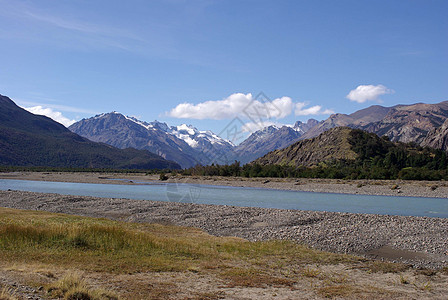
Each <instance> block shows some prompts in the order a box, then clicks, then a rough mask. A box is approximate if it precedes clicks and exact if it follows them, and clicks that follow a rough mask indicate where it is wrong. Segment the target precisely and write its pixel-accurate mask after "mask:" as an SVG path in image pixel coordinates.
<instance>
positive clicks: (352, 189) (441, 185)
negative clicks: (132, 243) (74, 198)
mask: <svg viewBox="0 0 448 300" xmlns="http://www.w3.org/2000/svg"><path fill="white" fill-rule="evenodd" d="M0 179H22V180H42V181H56V182H80V183H102V184H139V183H145V182H153V181H158V180H159V176H158V175H145V174H143V173H140V174H139V173H134V174H125V173H123V174H121V173H120V174H103V173H68V172H63V173H57V172H54V173H48V172H12V173H0ZM167 182H180V183H191V184H207V185H223V186H237V187H257V188H269V189H280V190H292V191H306V192H322V193H344V194H362V195H389V196H415V197H435V198H448V182H445V181H404V180H339V179H303V178H300V179H296V178H244V177H220V176H214V177H207V176H202V177H199V176H180V175H176V176H170V177H169V179H168V180H167Z"/></svg>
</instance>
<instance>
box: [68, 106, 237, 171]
mask: <svg viewBox="0 0 448 300" xmlns="http://www.w3.org/2000/svg"><path fill="white" fill-rule="evenodd" d="M69 129H70V130H71V131H73V132H75V133H77V134H79V135H81V136H84V137H86V138H88V139H90V140H92V141H95V142H102V143H106V144H109V145H112V146H114V147H118V148H128V147H133V148H136V149H145V150H149V151H151V152H153V153H156V154H158V155H160V156H162V157H164V158H165V159H168V160H173V161H176V162H177V163H179V164H180V165H181V166H182V167H183V168H188V167H192V166H195V165H197V164H202V163H204V162H208V161H211V158H212V155H213V157H214V156H221V155H225V154H227V153H229V152H230V151H232V149H233V148H234V145H233V144H232V143H231V142H229V141H227V140H225V139H223V138H220V137H218V136H217V135H215V134H214V133H212V132H211V131H199V130H197V129H196V128H194V127H193V126H189V125H185V124H182V125H180V126H168V125H167V124H166V123H162V122H158V121H155V122H151V123H147V122H144V121H140V120H137V119H136V118H133V117H128V116H124V115H122V114H120V113H117V112H111V113H105V114H101V115H97V116H95V117H92V118H89V119H83V120H81V121H79V122H76V123H75V124H73V125H71V126H70V127H69Z"/></svg>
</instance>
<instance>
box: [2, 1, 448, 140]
mask: <svg viewBox="0 0 448 300" xmlns="http://www.w3.org/2000/svg"><path fill="white" fill-rule="evenodd" d="M0 7H1V9H0V18H1V20H2V21H1V25H0V41H1V45H2V46H1V47H0V93H1V94H3V95H7V96H9V97H10V98H12V99H13V100H14V101H16V102H17V103H18V104H19V105H21V106H23V107H27V108H33V109H34V111H35V112H41V113H46V114H48V115H53V116H55V118H59V119H60V120H65V122H69V121H70V120H79V119H81V118H86V117H90V116H92V115H95V114H97V113H103V112H110V111H119V112H121V113H124V114H126V115H131V116H136V117H138V118H140V119H142V120H145V121H152V120H155V119H157V120H161V121H165V122H168V124H170V125H177V124H181V123H187V124H192V125H194V126H196V127H198V128H199V129H211V130H213V131H214V132H216V133H219V132H220V131H221V130H222V129H223V128H225V127H226V125H227V124H228V123H229V122H231V121H232V120H234V117H238V118H239V119H238V120H241V122H242V123H251V122H252V123H253V121H257V120H253V119H252V120H251V119H250V118H248V117H247V113H245V112H244V111H243V110H244V107H246V106H247V105H248V104H251V103H252V104H253V103H255V106H253V107H261V108H262V109H263V108H265V109H267V111H268V112H267V113H266V114H262V115H261V118H262V119H263V120H264V121H266V123H268V122H273V123H279V124H291V123H293V122H295V121H296V120H301V121H306V120H307V119H309V118H316V119H318V120H321V119H325V118H327V117H328V116H329V114H330V113H332V112H340V113H351V112H354V111H356V110H359V109H362V108H365V107H368V106H370V105H373V104H378V103H379V104H381V105H384V106H392V105H396V104H408V103H415V102H427V103H437V102H440V101H444V100H448V97H447V94H448V93H447V92H448V72H447V70H448V18H447V17H446V16H447V15H448V1H432V0H422V1H408V0H406V1H405V0H402V1H373V0H371V1H363V0H354V1H344V0H339V1H281V0H280V1H244V0H239V1H224V0H222V1H194V0H192V1H181V0H178V1H176V0H165V1H111V0H107V1H100V0H98V1H62V0H52V1H48V0H47V1H46V0H41V1H15V0H8V1H5V0H0ZM260 92H263V93H264V95H265V96H267V97H268V99H264V100H263V99H259V100H260V101H258V102H257V101H255V102H254V100H256V96H257V95H258V94H259V93H260ZM266 101H267V102H266ZM252 104H251V105H252ZM259 116H260V115H259ZM61 118H65V119H61Z"/></svg>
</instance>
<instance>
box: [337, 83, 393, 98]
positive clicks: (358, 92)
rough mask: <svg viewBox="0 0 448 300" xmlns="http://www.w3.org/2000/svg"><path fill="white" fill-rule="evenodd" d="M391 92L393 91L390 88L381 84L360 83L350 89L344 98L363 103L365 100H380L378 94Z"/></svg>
mask: <svg viewBox="0 0 448 300" xmlns="http://www.w3.org/2000/svg"><path fill="white" fill-rule="evenodd" d="M393 93H394V91H393V90H392V89H389V88H387V87H385V86H384V85H382V84H379V85H360V86H358V87H357V88H356V89H354V90H351V91H350V93H348V95H347V96H346V98H347V99H349V100H350V101H355V102H358V103H364V102H366V101H380V99H379V96H381V95H385V94H393Z"/></svg>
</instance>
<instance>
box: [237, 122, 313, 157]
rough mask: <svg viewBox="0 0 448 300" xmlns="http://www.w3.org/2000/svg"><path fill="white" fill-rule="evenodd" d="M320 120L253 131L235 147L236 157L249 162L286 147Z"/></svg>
mask: <svg viewBox="0 0 448 300" xmlns="http://www.w3.org/2000/svg"><path fill="white" fill-rule="evenodd" d="M318 123H319V122H318V121H317V120H314V119H310V120H308V122H306V123H302V122H300V121H297V122H296V123H295V124H294V126H282V127H277V126H268V127H265V128H263V129H261V130H258V131H256V132H254V133H252V134H251V135H250V136H249V137H248V138H247V139H246V140H244V141H243V142H242V143H241V144H239V145H238V146H237V147H235V149H234V151H233V153H234V158H235V159H236V160H239V161H240V162H241V163H243V164H245V163H248V162H250V161H252V160H254V159H256V158H258V157H261V156H263V155H265V154H266V153H268V152H270V151H272V150H276V149H281V148H284V147H286V146H288V145H290V144H292V143H294V142H295V141H297V140H299V138H300V137H301V136H302V135H303V134H304V133H306V132H307V131H308V130H309V129H310V128H313V127H314V126H316V125H317V124H318Z"/></svg>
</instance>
